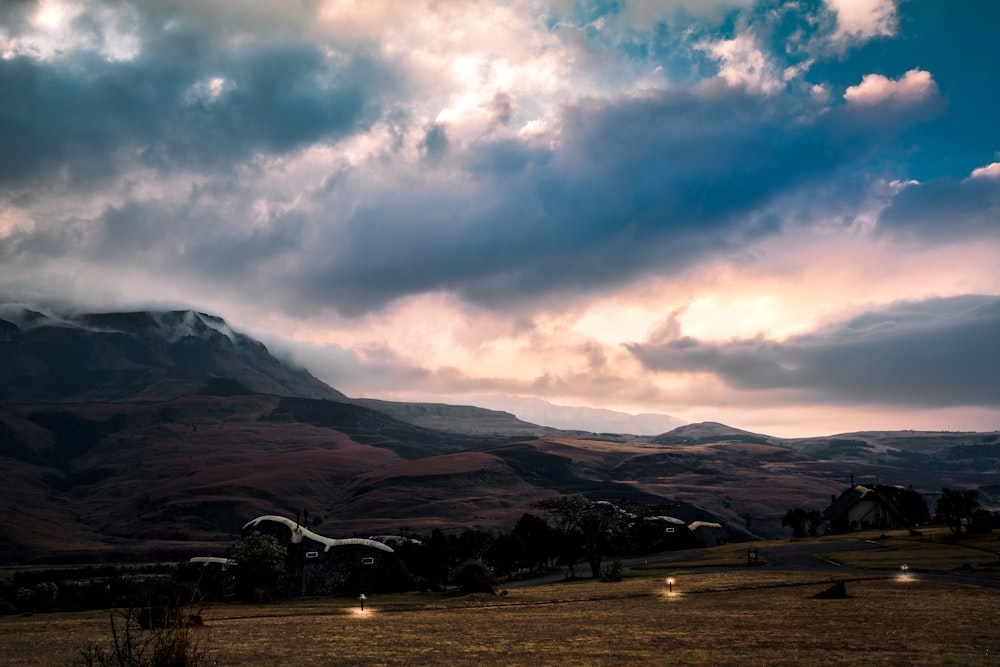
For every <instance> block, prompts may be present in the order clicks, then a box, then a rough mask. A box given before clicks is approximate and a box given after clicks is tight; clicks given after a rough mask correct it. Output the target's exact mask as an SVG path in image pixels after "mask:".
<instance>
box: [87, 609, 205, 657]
mask: <svg viewBox="0 0 1000 667" xmlns="http://www.w3.org/2000/svg"><path fill="white" fill-rule="evenodd" d="M144 611H146V612H147V615H146V616H145V618H144V615H143V612H144ZM150 612H151V610H149V609H146V610H135V609H129V610H124V611H123V610H118V611H113V612H111V614H110V625H111V641H110V642H109V643H103V644H102V643H98V642H92V643H91V644H89V645H88V646H87V647H86V648H85V649H83V650H81V651H80V656H79V658H78V659H77V661H76V662H74V663H72V664H73V665H74V667H75V666H78V665H79V666H83V667H206V666H208V665H214V664H215V662H214V661H212V660H210V658H209V656H208V651H207V649H204V648H202V647H201V645H200V643H199V641H198V638H197V637H196V636H195V635H194V633H193V632H192V631H191V629H190V626H189V625H188V624H187V623H186V622H183V621H181V622H177V623H173V624H169V623H166V622H164V623H163V624H162V625H159V624H156V623H151V622H150V618H149V613H150ZM175 616H177V617H178V618H179V616H178V615H176V614H175ZM188 616H190V615H188ZM200 620H201V619H200V617H198V623H197V624H200ZM143 621H145V623H144V622H143ZM147 624H149V625H150V629H149V630H143V629H141V627H140V625H147Z"/></svg>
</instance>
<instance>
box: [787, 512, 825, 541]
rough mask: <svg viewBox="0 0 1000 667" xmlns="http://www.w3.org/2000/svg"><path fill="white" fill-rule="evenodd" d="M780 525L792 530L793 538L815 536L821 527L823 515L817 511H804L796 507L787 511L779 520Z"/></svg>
mask: <svg viewBox="0 0 1000 667" xmlns="http://www.w3.org/2000/svg"><path fill="white" fill-rule="evenodd" d="M781 525H782V526H785V527H787V528H791V529H792V535H793V536H794V537H805V536H806V535H817V534H818V533H819V529H820V526H822V525H823V515H822V514H820V512H819V510H806V509H802V508H801V507H796V508H793V509H790V510H788V511H787V512H786V513H785V516H784V517H783V518H782V519H781Z"/></svg>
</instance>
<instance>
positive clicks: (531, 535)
mask: <svg viewBox="0 0 1000 667" xmlns="http://www.w3.org/2000/svg"><path fill="white" fill-rule="evenodd" d="M513 534H514V535H515V536H517V538H518V539H519V540H520V541H521V544H523V545H524V560H525V562H526V564H527V566H528V567H529V568H531V570H532V571H534V570H535V569H537V568H538V566H539V565H542V564H545V563H547V562H548V561H549V560H550V559H551V558H552V556H553V553H552V529H551V528H549V524H547V523H546V522H545V519H543V518H541V517H539V516H535V515H534V514H527V513H525V514H522V515H521V518H520V519H518V520H517V523H516V524H515V525H514V530H513Z"/></svg>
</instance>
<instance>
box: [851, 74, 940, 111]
mask: <svg viewBox="0 0 1000 667" xmlns="http://www.w3.org/2000/svg"><path fill="white" fill-rule="evenodd" d="M936 94H937V84H936V83H935V82H934V79H933V78H932V77H931V73H930V72H925V71H924V70H921V69H911V70H910V71H908V72H907V73H906V74H904V75H903V76H902V77H900V78H899V79H890V78H887V77H885V76H882V75H881V74H866V75H865V76H864V78H862V79H861V83H859V84H858V85H856V86H851V87H849V88H848V89H847V91H846V92H845V93H844V99H845V100H847V103H848V104H856V105H859V106H875V105H879V104H886V103H890V104H899V105H909V104H918V103H920V102H922V101H924V100H926V99H928V98H930V97H932V96H934V95H936Z"/></svg>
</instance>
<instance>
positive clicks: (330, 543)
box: [243, 514, 395, 553]
mask: <svg viewBox="0 0 1000 667" xmlns="http://www.w3.org/2000/svg"><path fill="white" fill-rule="evenodd" d="M261 521H272V522H274V523H280V524H283V525H285V526H287V527H288V530H290V531H291V532H292V544H298V543H299V542H301V541H302V538H303V537H308V538H309V539H310V540H312V541H313V542H319V543H320V544H325V545H326V548H324V549H323V551H324V552H326V551H329V550H330V547H342V546H348V545H357V546H362V547H371V548H372V549H378V550H380V551H387V552H389V553H395V552H394V550H393V548H392V547H390V546H387V545H385V544H382V543H381V542H376V541H375V540H366V539H364V538H362V537H349V538H347V539H343V540H335V539H333V538H330V537H323V536H322V535H319V534H317V533H314V532H312V531H311V530H309V529H308V528H303V527H302V526H301V525H299V524H297V523H295V522H294V521H292V520H291V519H288V518H286V517H283V516H278V515H276V514H265V515H264V516H259V517H257V518H256V519H254V520H253V521H249V522H247V524H246V525H244V526H243V530H246V529H247V528H249V527H251V526H254V527H256V526H257V525H258V524H260V522H261Z"/></svg>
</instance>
